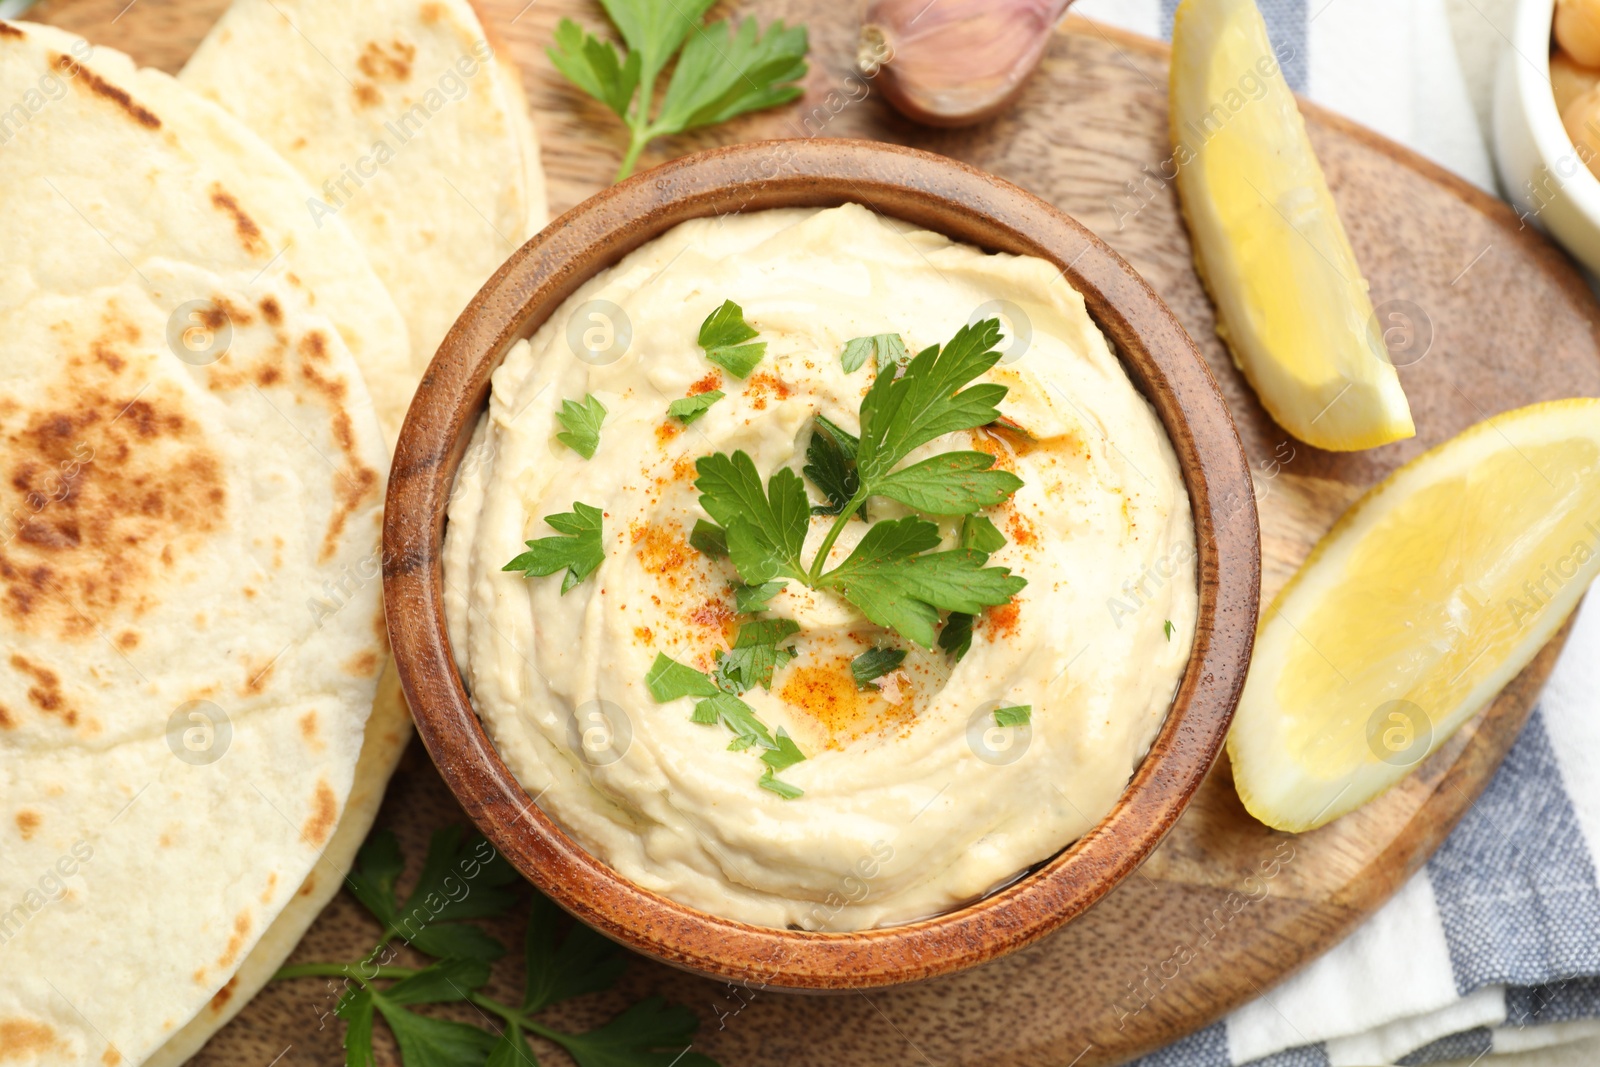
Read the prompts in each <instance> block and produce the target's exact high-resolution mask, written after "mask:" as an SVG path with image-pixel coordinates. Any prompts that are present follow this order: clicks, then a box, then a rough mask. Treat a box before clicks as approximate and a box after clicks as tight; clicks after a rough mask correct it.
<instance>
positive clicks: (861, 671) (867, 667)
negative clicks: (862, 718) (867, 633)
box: [780, 648, 906, 769]
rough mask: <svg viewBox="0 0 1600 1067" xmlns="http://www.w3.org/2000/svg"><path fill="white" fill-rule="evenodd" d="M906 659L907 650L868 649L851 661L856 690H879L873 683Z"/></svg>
mask: <svg viewBox="0 0 1600 1067" xmlns="http://www.w3.org/2000/svg"><path fill="white" fill-rule="evenodd" d="M905 658H906V650H905V649H903V648H869V649H867V650H866V651H865V652H863V653H861V655H859V656H857V657H856V658H855V659H853V660H851V661H850V673H851V675H852V676H854V678H855V680H856V688H857V689H876V688H878V687H877V686H875V685H873V684H872V683H873V682H876V681H877V680H878V679H879V678H882V677H883V676H884V675H886V674H889V673H891V672H892V671H894V670H895V669H896V668H897V667H899V666H900V664H901V663H903V662H904V661H905ZM780 769H781V768H780Z"/></svg>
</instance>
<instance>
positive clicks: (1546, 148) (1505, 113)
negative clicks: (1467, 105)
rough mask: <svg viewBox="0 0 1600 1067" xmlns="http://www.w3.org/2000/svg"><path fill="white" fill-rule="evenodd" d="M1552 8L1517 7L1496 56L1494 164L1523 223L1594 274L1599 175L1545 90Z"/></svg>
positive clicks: (1545, 2) (1599, 262)
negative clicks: (1507, 44)
mask: <svg viewBox="0 0 1600 1067" xmlns="http://www.w3.org/2000/svg"><path fill="white" fill-rule="evenodd" d="M1554 13H1555V4H1554V3H1553V0H1522V2H1521V3H1520V4H1518V5H1517V14H1516V21H1515V24H1514V25H1513V27H1512V32H1511V47H1509V48H1507V49H1506V50H1505V52H1504V53H1503V54H1502V55H1501V57H1500V69H1499V74H1498V77H1497V79H1496V82H1495V94H1494V154H1495V163H1496V165H1497V167H1498V169H1499V171H1500V183H1501V185H1502V187H1503V188H1504V190H1505V193H1506V196H1507V198H1508V199H1509V200H1510V201H1511V202H1512V203H1513V204H1514V205H1515V206H1516V208H1517V211H1518V213H1519V214H1520V215H1521V216H1522V219H1523V221H1524V222H1525V223H1529V224H1532V225H1537V226H1539V227H1540V228H1541V229H1544V230H1545V231H1547V232H1548V233H1549V234H1550V235H1551V236H1552V237H1554V238H1555V239H1556V240H1557V241H1559V242H1561V244H1563V245H1564V246H1566V249H1567V251H1569V252H1571V253H1572V254H1573V255H1574V256H1576V257H1577V258H1578V259H1579V260H1580V261H1582V262H1583V264H1584V265H1585V266H1587V267H1588V268H1589V269H1590V270H1592V271H1596V272H1600V179H1597V178H1596V177H1595V176H1594V175H1593V174H1591V173H1590V172H1589V168H1588V167H1587V166H1585V165H1584V162H1583V160H1582V159H1581V158H1580V157H1579V155H1578V150H1577V149H1576V148H1574V147H1573V145H1572V139H1571V138H1570V137H1568V136H1567V131H1566V129H1565V128H1564V127H1563V126H1562V125H1561V113H1560V112H1559V111H1557V110H1556V101H1555V97H1554V96H1553V95H1552V94H1551V92H1550V22H1551V19H1552V17H1553V15H1554Z"/></svg>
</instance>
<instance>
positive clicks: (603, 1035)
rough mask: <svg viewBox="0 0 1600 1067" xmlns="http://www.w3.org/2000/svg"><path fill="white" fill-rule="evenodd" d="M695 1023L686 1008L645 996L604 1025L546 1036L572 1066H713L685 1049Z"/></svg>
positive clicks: (708, 1060) (703, 1058)
mask: <svg viewBox="0 0 1600 1067" xmlns="http://www.w3.org/2000/svg"><path fill="white" fill-rule="evenodd" d="M699 1027H700V1020H699V1018H698V1017H697V1016H696V1015H695V1013H694V1012H692V1011H690V1010H689V1009H688V1008H686V1007H684V1006H683V1005H681V1004H668V1003H667V1002H666V1001H664V1000H662V999H661V998H660V997H650V998H649V999H647V1000H641V1001H640V1002H639V1003H637V1004H635V1005H634V1006H633V1007H631V1008H629V1009H627V1010H626V1011H624V1012H623V1013H622V1014H621V1015H618V1016H617V1017H616V1018H614V1019H612V1020H611V1021H610V1022H608V1023H606V1024H605V1025H604V1026H601V1027H597V1028H596V1029H593V1030H590V1031H588V1032H587V1033H583V1034H561V1035H559V1036H554V1035H552V1039H553V1040H554V1041H555V1042H556V1043H557V1044H559V1045H560V1046H561V1047H562V1048H564V1049H566V1050H567V1053H568V1054H569V1055H570V1056H571V1057H572V1058H573V1059H574V1060H575V1061H576V1062H577V1064H578V1067H674V1065H676V1067H715V1064H714V1062H713V1061H712V1060H711V1059H709V1058H708V1057H706V1056H703V1055H701V1054H700V1053H698V1052H692V1051H687V1050H688V1049H689V1046H690V1045H691V1044H692V1043H693V1042H694V1032H695V1031H696V1030H697V1029H699Z"/></svg>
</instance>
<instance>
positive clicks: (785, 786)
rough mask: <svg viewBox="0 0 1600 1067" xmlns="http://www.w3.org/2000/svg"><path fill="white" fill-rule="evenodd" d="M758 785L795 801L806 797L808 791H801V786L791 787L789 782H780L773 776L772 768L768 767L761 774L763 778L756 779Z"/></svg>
mask: <svg viewBox="0 0 1600 1067" xmlns="http://www.w3.org/2000/svg"><path fill="white" fill-rule="evenodd" d="M756 785H759V786H760V787H761V788H762V789H766V790H768V791H770V792H773V793H776V794H778V795H779V796H780V797H782V798H783V799H785V800H794V799H796V798H798V797H803V796H805V795H806V791H805V790H804V789H801V788H800V787H799V786H797V785H790V784H789V783H788V782H780V781H779V780H778V779H776V778H774V777H773V776H772V768H771V767H768V768H767V769H766V770H764V771H762V772H761V777H760V778H757V779H756Z"/></svg>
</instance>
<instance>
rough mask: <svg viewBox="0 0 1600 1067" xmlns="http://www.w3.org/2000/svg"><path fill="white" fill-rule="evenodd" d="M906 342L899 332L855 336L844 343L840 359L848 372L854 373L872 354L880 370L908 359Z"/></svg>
mask: <svg viewBox="0 0 1600 1067" xmlns="http://www.w3.org/2000/svg"><path fill="white" fill-rule="evenodd" d="M907 355H908V354H907V352H906V343H905V342H904V341H903V340H901V339H900V335H899V334H897V333H878V334H873V335H872V336H871V337H855V338H852V339H851V340H849V341H846V342H845V344H844V351H843V352H841V353H840V354H839V360H840V362H841V363H842V364H843V365H844V371H845V373H846V374H854V373H855V372H856V371H858V370H860V369H861V367H862V365H863V364H865V363H866V362H867V357H869V356H871V357H872V358H873V360H874V363H875V365H876V367H877V369H878V370H879V371H882V370H883V369H884V368H886V367H892V366H894V365H896V364H898V363H904V362H905V361H906V359H907Z"/></svg>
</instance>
